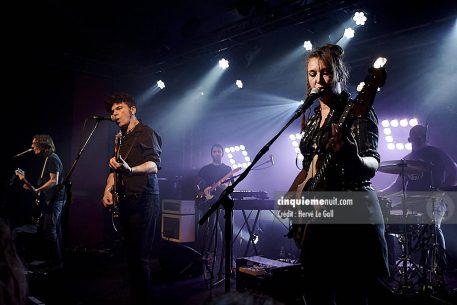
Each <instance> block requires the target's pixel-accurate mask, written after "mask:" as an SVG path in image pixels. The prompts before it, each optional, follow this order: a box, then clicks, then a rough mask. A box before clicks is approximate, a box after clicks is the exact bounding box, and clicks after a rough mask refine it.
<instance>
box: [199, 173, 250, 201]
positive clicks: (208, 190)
mask: <svg viewBox="0 0 457 305" xmlns="http://www.w3.org/2000/svg"><path fill="white" fill-rule="evenodd" d="M239 170H241V167H237V168H235V169H234V170H232V171H230V172H229V173H228V174H226V175H225V176H224V177H222V178H221V179H219V180H218V181H216V182H214V183H213V184H212V185H210V186H207V187H205V189H204V190H203V192H200V193H199V194H197V196H196V197H195V202H196V203H197V204H201V203H204V202H207V201H209V200H211V199H213V198H214V195H213V192H214V191H215V190H216V189H217V188H218V187H219V186H220V185H221V184H223V183H224V181H225V180H227V179H229V178H230V177H232V176H233V174H235V173H236V172H238V171H239Z"/></svg>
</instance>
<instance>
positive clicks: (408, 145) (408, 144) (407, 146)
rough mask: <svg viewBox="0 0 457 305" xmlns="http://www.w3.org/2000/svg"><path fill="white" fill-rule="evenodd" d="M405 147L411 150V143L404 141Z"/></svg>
mask: <svg viewBox="0 0 457 305" xmlns="http://www.w3.org/2000/svg"><path fill="white" fill-rule="evenodd" d="M405 148H406V149H407V150H412V149H413V146H412V145H411V143H406V144H405Z"/></svg>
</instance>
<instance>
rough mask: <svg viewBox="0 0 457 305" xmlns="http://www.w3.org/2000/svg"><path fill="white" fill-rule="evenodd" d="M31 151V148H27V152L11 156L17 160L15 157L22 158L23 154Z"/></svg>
mask: <svg viewBox="0 0 457 305" xmlns="http://www.w3.org/2000/svg"><path fill="white" fill-rule="evenodd" d="M32 150H33V149H31V148H29V149H27V150H24V151H23V152H20V153H18V154H15V155H14V156H13V158H17V157H19V156H22V155H23V154H26V153H28V152H31V151H32Z"/></svg>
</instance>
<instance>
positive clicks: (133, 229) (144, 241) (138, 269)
mask: <svg viewBox="0 0 457 305" xmlns="http://www.w3.org/2000/svg"><path fill="white" fill-rule="evenodd" d="M159 215H160V202H159V195H151V194H148V195H142V196H127V198H126V199H125V200H124V201H122V202H121V204H120V218H121V219H120V220H121V225H122V228H121V233H122V234H123V236H124V239H125V240H124V242H125V250H126V256H127V264H128V269H129V278H130V291H131V292H130V294H131V298H132V304H135V305H137V304H151V303H152V289H151V267H150V258H151V254H152V250H153V245H154V237H155V235H156V228H157V220H158V217H159Z"/></svg>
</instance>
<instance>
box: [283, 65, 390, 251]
mask: <svg viewBox="0 0 457 305" xmlns="http://www.w3.org/2000/svg"><path fill="white" fill-rule="evenodd" d="M385 79H386V72H385V70H384V68H383V67H382V66H381V67H379V68H369V69H368V75H367V76H366V78H365V81H364V86H363V88H362V89H361V90H360V91H359V93H358V94H357V97H356V98H355V99H354V100H351V101H350V102H349V103H348V104H347V105H346V107H345V109H344V111H343V113H342V115H341V116H340V118H339V121H338V123H337V125H336V128H337V130H338V132H340V134H341V135H344V134H346V133H349V132H351V131H350V130H351V125H352V123H353V122H354V119H355V118H360V117H365V116H366V115H367V114H368V112H369V110H370V109H371V107H372V105H373V102H374V98H375V96H376V93H377V90H378V88H380V87H382V86H383V85H384V83H385ZM333 158H334V153H333V152H332V151H327V153H326V154H325V155H324V156H322V160H318V156H317V155H315V156H314V157H313V159H312V162H311V164H310V166H309V168H308V172H307V175H306V178H305V179H304V181H303V182H302V183H300V184H299V185H298V187H297V190H296V198H300V197H301V196H302V195H303V193H304V192H305V193H309V192H313V191H325V190H326V189H325V186H324V184H325V177H326V176H327V174H328V169H329V168H330V165H331V164H332V163H333ZM318 161H319V166H318ZM308 195H309V194H306V196H305V197H309V196H308ZM319 208H320V206H314V209H315V211H318V210H319ZM311 209H313V207H310V210H311ZM316 222H317V220H316V218H311V220H309V221H308V222H306V223H299V224H298V223H295V224H292V225H291V227H290V230H289V234H288V236H289V237H290V238H293V239H294V241H295V243H296V245H297V247H299V248H303V245H304V242H305V241H306V239H307V238H308V235H309V232H310V230H312V226H314V225H316Z"/></svg>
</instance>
